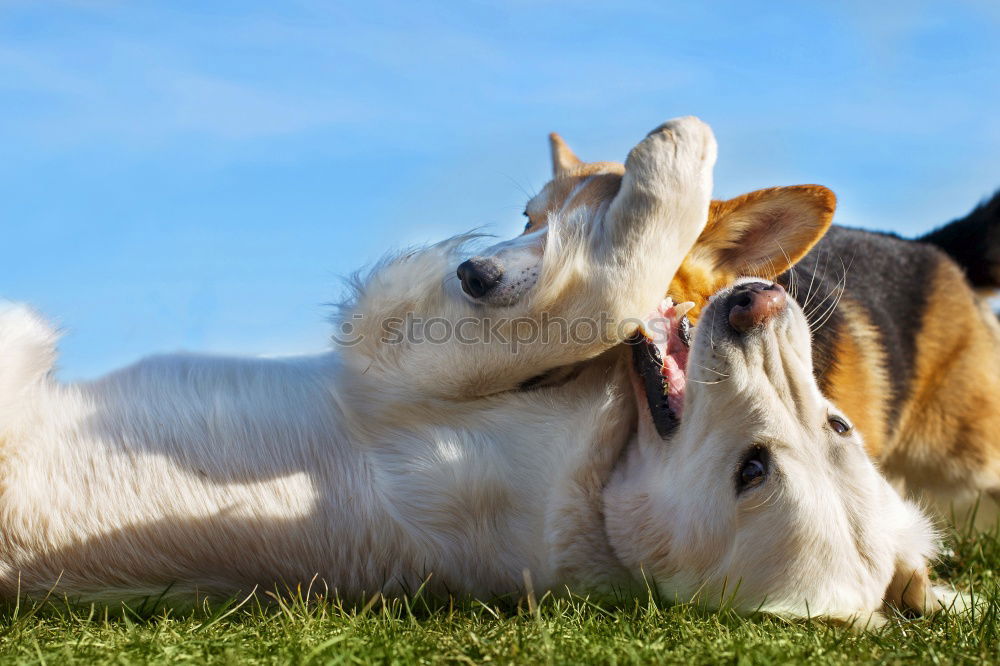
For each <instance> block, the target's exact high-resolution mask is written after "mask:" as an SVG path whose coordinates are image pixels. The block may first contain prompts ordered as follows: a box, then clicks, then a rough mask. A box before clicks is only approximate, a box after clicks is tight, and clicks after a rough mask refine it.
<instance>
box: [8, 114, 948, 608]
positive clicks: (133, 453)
mask: <svg viewBox="0 0 1000 666" xmlns="http://www.w3.org/2000/svg"><path fill="white" fill-rule="evenodd" d="M715 154H716V147H715V140H714V138H713V136H712V133H711V131H710V130H709V128H708V127H707V126H706V125H704V124H703V123H701V122H700V121H698V120H696V119H693V118H684V119H679V120H674V121H671V122H669V123H667V124H665V125H663V126H662V127H660V128H658V129H657V130H654V131H653V132H652V133H651V134H650V135H649V136H647V137H646V138H645V139H644V140H643V141H642V142H641V143H639V144H638V145H637V146H636V147H635V148H634V149H633V150H632V151H631V153H630V155H629V158H628V160H627V162H626V164H625V167H624V172H623V175H621V176H620V177H619V178H618V180H617V183H616V186H615V191H614V192H607V193H606V194H608V196H606V197H604V198H603V199H602V200H601V201H600V202H598V201H596V200H595V201H589V202H586V203H584V204H581V205H578V206H571V207H567V208H566V209H564V210H562V211H561V212H559V213H558V214H555V215H552V216H550V219H549V224H548V226H547V228H546V229H545V230H543V231H539V232H537V233H534V234H528V235H526V236H523V237H520V238H518V239H515V240H513V241H509V242H506V243H500V244H499V245H497V246H494V247H493V248H491V249H490V250H489V251H488V252H486V253H485V254H483V255H480V256H479V257H478V258H474V259H466V257H465V256H463V249H462V248H463V246H462V243H461V242H459V241H449V242H445V243H442V244H439V245H436V246H432V247H430V248H427V249H424V250H419V251H415V252H411V253H408V254H405V255H403V256H400V257H397V258H395V259H392V260H388V261H386V262H384V263H383V264H382V265H380V266H378V267H377V268H376V269H375V270H374V271H373V272H372V273H371V275H369V276H368V277H367V278H366V279H364V280H362V281H360V282H359V284H358V288H357V294H356V296H355V297H354V298H353V299H351V300H350V302H348V303H347V304H345V305H344V307H343V308H342V310H341V313H340V323H341V324H342V325H343V326H344V327H347V324H350V325H351V326H353V328H354V331H353V338H352V340H351V343H350V344H345V345H343V346H342V347H340V348H339V349H337V350H335V351H333V352H331V353H329V354H324V355H320V356H317V357H309V358H297V359H272V360H258V359H230V358H209V357H199V356H187V355H174V356H162V357H154V358H151V359H148V360H145V361H142V362H140V363H138V364H137V365H135V366H132V367H130V368H126V369H124V370H121V371H119V372H116V373H113V374H111V375H108V376H107V377H104V378H103V379H99V380H97V381H95V382H90V383H83V384H76V385H61V384H58V383H57V382H55V381H54V380H53V379H52V378H51V376H50V370H51V367H52V364H53V362H54V355H55V351H54V349H55V341H56V336H55V334H54V333H53V331H52V330H51V329H50V328H49V327H48V326H46V325H45V324H44V323H43V322H42V321H41V320H40V319H39V318H38V317H37V316H35V315H34V314H32V313H31V312H30V311H28V310H26V309H24V308H21V307H14V308H11V309H8V310H7V311H6V312H5V313H4V314H3V315H2V316H0V352H2V357H0V451H2V452H3V467H2V470H3V471H2V477H0V592H2V594H3V595H5V596H7V597H12V596H14V595H16V594H18V593H26V594H29V595H33V596H38V595H42V594H45V593H47V592H49V591H52V590H54V591H55V592H56V593H57V594H61V595H66V596H69V597H71V598H73V599H79V600H97V601H118V600H130V599H138V598H143V597H153V598H160V597H166V598H169V599H172V600H176V602H178V603H179V602H183V601H184V600H185V599H187V600H190V599H191V598H192V597H194V596H195V595H217V596H218V595H221V596H231V595H234V594H238V593H240V592H247V591H249V590H251V589H252V588H254V587H255V586H260V587H263V588H265V589H274V588H275V587H278V588H285V587H290V588H293V589H294V588H295V587H296V586H298V585H306V584H308V583H309V582H310V581H314V580H315V579H317V578H318V580H319V581H320V582H319V583H318V584H319V585H322V586H324V587H325V588H326V589H328V590H330V591H336V592H337V593H338V594H341V595H345V596H351V597H363V596H366V595H370V594H372V593H375V592H379V593H383V594H399V593H404V592H406V591H413V590H415V589H417V588H418V587H420V586H421V585H424V584H426V585H427V588H425V589H429V590H430V591H435V592H438V593H442V594H446V593H451V594H461V595H475V596H478V597H493V596H495V595H505V594H520V593H522V592H523V591H524V581H525V576H526V572H527V575H529V576H530V578H531V580H532V581H533V583H534V586H535V589H539V590H540V589H556V590H558V589H564V588H565V587H570V588H572V589H574V590H579V591H594V592H601V591H612V590H615V591H621V590H627V589H636V588H639V589H643V586H644V585H645V584H647V583H648V582H649V581H653V582H655V584H656V585H658V586H660V587H661V589H662V590H663V591H665V592H667V593H669V594H671V595H685V596H687V595H691V596H696V595H698V593H699V591H702V590H708V591H711V592H712V593H713V595H714V593H715V592H716V591H718V590H722V589H727V590H728V591H729V592H728V596H730V597H732V600H733V603H735V605H736V606H737V607H738V608H740V609H742V610H754V609H758V608H759V609H763V610H773V611H776V612H781V613H787V614H791V615H804V614H806V613H808V614H811V615H814V616H816V615H826V616H830V617H835V618H844V619H848V618H856V617H869V616H870V615H871V614H872V613H874V612H876V611H877V610H878V609H879V608H880V607H881V605H882V603H883V600H885V601H889V602H892V603H894V604H896V605H899V606H901V607H907V608H912V609H914V610H917V611H922V610H924V609H926V608H929V607H931V606H933V605H934V599H935V597H934V593H933V590H932V589H931V588H930V587H929V586H927V585H926V584H923V583H924V581H925V576H926V561H927V558H928V557H930V556H931V555H932V554H933V548H932V545H931V542H932V536H933V535H932V532H931V530H930V528H929V526H928V524H927V522H926V520H925V519H924V518H923V517H922V516H921V514H920V512H919V511H918V510H917V509H916V508H915V507H914V506H913V505H911V504H909V503H908V502H906V501H904V500H903V499H901V498H900V497H899V496H898V495H896V494H895V493H894V492H893V491H892V490H891V489H890V488H889V487H888V486H887V485H886V482H885V481H884V480H883V479H882V478H881V477H880V476H879V475H878V474H877V473H876V472H875V470H874V468H873V467H872V465H871V463H870V462H869V461H868V459H867V458H866V457H865V456H864V455H861V454H860V449H859V447H858V445H857V443H856V442H855V441H853V440H852V439H851V436H847V437H842V436H841V435H839V434H837V433H835V432H833V431H832V430H831V428H832V427H833V426H832V425H831V423H832V421H831V419H833V418H834V416H835V415H836V412H835V410H834V408H832V407H830V406H829V405H828V404H827V403H826V402H825V401H824V400H823V399H822V398H821V397H820V396H819V393H818V391H817V389H816V387H815V384H813V383H812V382H811V381H810V380H809V375H808V358H809V350H808V344H807V339H808V336H807V335H806V334H805V333H804V331H803V330H801V329H802V326H801V322H800V319H801V318H800V317H799V316H797V315H794V314H788V315H781V316H779V315H777V314H776V315H775V316H774V317H772V318H771V320H770V321H772V322H773V323H771V324H768V325H767V326H768V328H767V329H766V330H767V333H766V334H765V333H754V334H752V335H750V334H748V336H750V337H747V338H746V339H747V340H750V339H751V338H752V339H753V340H754V341H757V342H754V343H753V344H751V343H749V342H747V343H746V344H745V345H744V347H741V349H743V350H744V353H745V354H746V358H747V359H751V357H753V358H756V356H753V355H754V354H756V355H760V354H763V353H764V352H763V351H759V350H758V351H752V350H751V347H753V348H754V349H756V348H757V347H760V349H764V347H766V348H767V349H768V350H771V351H770V352H768V353H769V354H770V355H767V354H765V355H764V356H762V357H761V358H766V359H768V360H767V362H764V361H756V360H754V361H752V362H751V361H749V360H748V361H746V362H745V363H744V365H743V366H739V367H742V368H743V370H742V372H743V375H745V377H743V379H740V380H736V379H734V380H732V381H730V382H728V383H727V384H719V385H718V386H719V387H720V388H717V389H715V390H709V389H708V388H707V387H706V388H704V389H699V390H692V391H691V392H690V394H689V396H688V398H687V401H688V407H687V408H686V413H687V415H688V416H687V417H686V418H685V419H684V421H683V422H682V423H681V425H680V429H679V430H678V432H677V434H676V436H675V437H673V439H671V441H663V440H662V439H660V437H659V433H657V434H655V435H654V434H653V433H652V432H651V431H650V430H649V428H648V427H646V426H643V424H644V423H645V422H646V417H645V416H643V418H642V419H640V420H639V421H638V423H639V427H640V429H639V431H638V435H636V428H637V426H636V424H637V418H636V415H637V413H639V412H641V413H643V414H645V409H646V408H645V404H644V403H645V398H644V397H641V401H642V402H643V404H642V405H640V406H641V407H642V409H641V410H637V406H636V397H635V395H634V394H633V389H632V388H631V385H632V384H633V382H635V381H637V379H636V378H635V377H634V376H633V374H632V373H633V371H632V370H631V369H630V368H631V366H632V363H631V360H630V357H631V350H630V348H629V347H628V346H627V345H623V344H621V343H622V342H623V341H624V340H626V339H628V338H631V337H632V336H633V334H634V333H635V332H636V330H637V329H639V328H640V327H641V326H642V325H643V322H644V321H645V322H646V323H645V328H643V330H646V331H647V332H648V331H649V330H651V329H652V328H654V326H651V325H650V320H647V319H646V315H647V314H648V313H649V312H651V311H653V310H654V309H655V306H656V304H657V303H659V302H660V298H661V296H662V293H663V287H664V285H667V284H668V283H669V282H670V280H671V278H672V277H673V275H674V273H675V271H676V270H677V268H678V266H679V265H680V263H681V261H682V259H683V258H684V256H685V255H686V254H687V253H688V251H689V250H690V249H691V247H692V246H693V244H694V242H695V240H696V239H697V237H698V235H699V233H701V231H702V229H703V227H704V225H705V223H706V220H707V219H708V210H709V198H710V193H711V174H712V166H713V164H714V162H715ZM501 261H502V262H503V264H504V265H505V266H506V267H507V270H504V271H500V272H499V273H498V272H497V271H496V270H493V269H496V268H497V267H498V266H500V264H501ZM510 267H516V273H515V271H513V270H510ZM456 270H457V271H458V273H459V278H460V279H458V280H455V279H453V276H455V274H456ZM742 288H746V287H745V286H744V287H742ZM463 292H464V293H463ZM728 298H729V297H728V296H725V297H723V296H720V300H719V302H720V303H722V302H723V301H727V299H728ZM719 307H720V308H721V307H722V306H721V305H720V306H719ZM673 312H674V314H676V309H675V310H674V311H673ZM789 312H790V313H791V312H794V310H793V309H789ZM661 314H664V315H665V314H669V313H666V312H664V313H661ZM661 318H662V317H661ZM555 319H559V321H561V322H570V323H571V324H573V323H577V322H589V324H590V325H591V329H592V332H593V333H594V334H593V335H589V336H588V335H586V334H584V333H583V332H582V331H577V333H572V327H571V328H570V331H571V334H570V335H569V336H568V337H565V336H563V337H558V338H547V337H546V336H545V335H544V333H545V332H546V331H547V329H546V330H543V331H542V334H537V331H536V334H534V335H527V334H525V332H524V330H523V329H524V328H528V329H531V328H532V327H536V328H538V327H542V326H543V325H547V323H551V322H552V321H553V320H555ZM432 320H433V321H434V322H436V323H437V324H442V325H447V326H450V329H451V332H452V334H451V335H450V336H443V337H440V336H437V334H436V337H435V340H437V341H436V342H435V341H432V340H431V330H430V322H431V321H432ZM654 320H655V318H654ZM678 321H680V320H679V319H678ZM782 321H784V322H789V323H786V324H782V326H784V327H785V328H780V326H779V323H778V322H782ZM653 323H655V321H654V322H653ZM678 325H679V324H678ZM786 329H787V330H786ZM342 330H346V328H345V329H342ZM675 330H679V329H676V327H675V328H673V329H671V331H675ZM712 330H713V329H711V328H710V327H708V328H706V327H704V326H702V327H701V330H699V332H698V336H697V339H696V343H695V348H694V351H693V352H692V354H693V357H694V359H700V360H699V361H698V365H699V367H700V366H705V367H706V368H713V369H715V370H716V371H718V372H727V373H729V374H730V375H733V376H736V374H735V373H736V368H737V362H736V360H735V359H736V355H735V354H736V352H731V353H730V352H725V353H726V354H728V355H727V356H726V357H725V359H721V360H719V359H715V358H713V357H712V354H713V353H716V354H719V353H723V352H722V351H713V350H716V349H717V348H716V347H714V346H713V344H712V341H713V339H714V338H713V336H712V335H711V331H712ZM782 331H784V332H782ZM528 332H529V333H530V332H531V331H530V330H529V331H528ZM672 334H673V333H672ZM721 335H722V333H721V332H717V333H716V336H718V337H719V339H720V340H721ZM782 336H784V338H788V340H786V341H785V342H786V343H787V344H788V349H780V350H775V349H773V348H774V346H775V345H776V344H777V343H776V339H777V338H780V337H782ZM732 339H733V340H736V338H735V337H733V338H732ZM512 340H517V341H519V343H520V344H519V345H515V344H512V343H511V341H512ZM706 341H707V342H706ZM731 345H732V346H733V349H735V348H736V347H737V346H738V345H737V343H736V342H731ZM754 345H756V347H754ZM668 352H669V354H675V353H676V350H674V349H672V348H671V349H666V348H665V351H664V353H665V354H667V353H668ZM727 359H728V360H727ZM782 363H784V364H785V365H789V364H793V365H794V368H793V370H794V372H790V373H782V372H777V373H776V372H775V371H773V368H772V366H774V367H778V368H779V370H780V368H781V367H784V366H782V365H781V364H782ZM716 366H718V367H716ZM566 368H570V370H565V369H566ZM657 372H658V373H660V375H659V376H664V375H663V374H662V372H661V370H659V369H657ZM713 376H714V375H713ZM700 378H701V379H703V378H704V377H703V376H702V375H700V374H697V373H695V374H694V375H693V377H692V381H695V380H700ZM765 389H766V390H765ZM751 393H753V395H750V394H751ZM772 394H773V395H774V396H775V402H773V403H767V401H766V397H767V396H770V395H772ZM788 396H791V397H793V398H795V399H796V400H797V401H798V403H797V404H796V406H795V409H792V407H790V406H789V405H788V404H787V403H788ZM799 403H801V404H799ZM832 410H833V411H832ZM796 418H801V419H806V418H807V419H808V422H804V423H796V422H794V419H796ZM674 440H676V441H674ZM630 442H631V443H630ZM764 450H767V451H768V453H767V456H768V457H767V459H766V460H764V459H763V458H762V456H763V455H764V454H763V453H760V451H764ZM755 452H756V453H755ZM754 456H756V458H754ZM751 460H755V461H756V462H755V463H753V464H755V465H756V464H760V465H762V467H763V470H762V471H761V474H760V475H759V476H760V477H761V481H760V482H759V483H758V482H756V481H753V480H752V479H749V480H746V482H745V483H744V481H743V479H744V477H749V476H752V475H754V474H757V472H756V471H754V470H751V469H749V467H748V466H749V465H751ZM769 461H770V462H769ZM771 463H773V465H772V464H771ZM838 480H839V481H840V482H839V483H838V482H836V481H838ZM741 484H742V485H741ZM751 485H754V486H755V488H753V489H751V488H750V487H749V486H751ZM817 489H819V491H820V492H819V493H818V494H817ZM899 581H904V583H903V584H902V585H900V583H899ZM913 581H916V583H914V582H913ZM727 585H728V588H727ZM732 592H736V594H732ZM704 600H705V601H706V602H707V603H718V602H719V598H716V597H714V596H711V597H710V596H705V599H704Z"/></svg>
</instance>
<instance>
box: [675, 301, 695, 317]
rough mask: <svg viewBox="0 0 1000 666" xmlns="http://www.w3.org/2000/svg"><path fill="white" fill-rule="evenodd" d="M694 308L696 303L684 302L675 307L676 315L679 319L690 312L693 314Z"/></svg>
mask: <svg viewBox="0 0 1000 666" xmlns="http://www.w3.org/2000/svg"><path fill="white" fill-rule="evenodd" d="M692 308H694V301H684V302H683V303H678V304H677V305H675V306H674V314H676V315H677V316H678V317H683V316H684V315H686V314H687V313H688V312H691V309H692Z"/></svg>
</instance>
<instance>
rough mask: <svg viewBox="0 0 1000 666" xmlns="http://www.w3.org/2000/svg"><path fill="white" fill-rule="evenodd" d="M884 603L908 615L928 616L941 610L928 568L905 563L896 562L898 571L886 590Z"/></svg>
mask: <svg viewBox="0 0 1000 666" xmlns="http://www.w3.org/2000/svg"><path fill="white" fill-rule="evenodd" d="M883 603H884V604H885V606H886V607H887V608H890V609H896V610H897V611H900V612H902V613H905V614H907V615H928V614H930V613H933V612H934V611H937V610H940V609H941V604H940V603H939V601H938V598H937V594H936V593H935V591H934V586H933V585H931V579H930V577H929V576H928V572H927V567H926V566H925V565H920V566H917V567H914V566H913V565H912V564H908V563H906V562H903V561H897V562H896V571H895V572H894V573H893V575H892V580H891V581H890V582H889V587H887V588H886V590H885V595H884V597H883Z"/></svg>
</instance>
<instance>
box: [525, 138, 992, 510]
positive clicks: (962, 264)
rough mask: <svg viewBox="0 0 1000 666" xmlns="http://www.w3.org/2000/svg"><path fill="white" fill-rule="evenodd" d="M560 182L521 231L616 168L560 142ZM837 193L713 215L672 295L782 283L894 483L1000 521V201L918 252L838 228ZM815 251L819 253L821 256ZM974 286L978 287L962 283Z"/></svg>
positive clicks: (770, 193)
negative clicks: (759, 281)
mask: <svg viewBox="0 0 1000 666" xmlns="http://www.w3.org/2000/svg"><path fill="white" fill-rule="evenodd" d="M551 148H552V159H553V175H554V178H553V180H552V181H551V182H550V183H549V184H547V185H546V187H545V188H544V189H543V190H542V192H541V193H540V194H539V195H538V196H536V197H534V198H533V199H532V200H531V201H530V202H529V203H528V207H527V210H526V214H527V215H528V217H529V221H528V224H527V228H526V231H527V232H529V233H530V232H532V231H535V230H539V229H542V228H544V226H545V224H546V223H547V220H548V217H549V215H550V214H552V213H553V212H554V211H558V210H560V209H561V208H563V207H566V206H569V207H573V206H575V205H578V204H579V201H586V202H588V205H600V202H601V201H603V200H604V199H605V198H606V197H607V196H608V193H613V192H615V191H616V189H617V186H618V182H619V179H620V174H621V170H622V166H621V164H618V163H615V162H591V163H584V162H582V161H580V160H579V158H577V157H576V155H575V154H573V152H572V151H571V150H570V148H569V147H568V146H567V145H566V144H565V142H563V140H562V139H561V138H560V137H559V136H558V135H555V134H554V135H552V137H551ZM834 207H835V199H834V196H833V193H832V192H830V190H828V189H826V188H825V187H821V186H819V185H798V186H792V187H772V188H768V189H764V190H758V191H755V192H750V193H748V194H744V195H742V196H739V197H735V198H733V199H730V200H728V201H713V202H712V204H711V207H710V211H709V221H708V224H707V225H706V228H705V230H704V232H703V233H702V235H701V237H700V238H699V239H698V242H697V243H696V244H695V246H694V249H693V250H692V252H691V253H690V254H689V255H688V257H687V258H685V260H684V262H683V264H681V267H680V269H679V270H678V272H677V274H676V276H675V277H674V279H673V281H672V282H671V284H670V288H669V289H668V293H669V294H670V296H671V297H673V298H674V299H675V300H677V301H691V302H693V303H694V304H695V305H694V307H693V308H692V309H691V311H690V312H689V313H688V317H689V318H690V320H691V321H692V322H696V321H697V320H698V317H699V315H700V313H701V309H702V307H704V306H705V305H706V304H707V303H708V301H709V299H710V297H711V296H712V294H714V293H716V292H717V291H718V290H719V289H722V288H724V287H726V286H727V285H729V284H731V283H732V282H733V281H735V280H737V279H739V278H740V277H742V276H745V275H753V276H758V277H760V278H763V279H765V280H777V281H778V282H779V283H781V284H782V285H783V286H784V287H785V288H786V289H789V291H790V293H791V294H792V295H793V296H795V297H796V298H797V299H798V300H799V304H800V305H801V306H802V308H803V309H804V310H805V312H806V315H807V318H808V319H809V321H810V326H811V327H812V328H813V329H814V339H813V345H814V356H815V357H816V375H817V379H818V381H819V385H820V389H821V390H822V392H823V394H824V395H826V396H828V397H829V398H830V399H831V400H833V401H834V402H835V403H837V404H838V405H839V406H840V407H841V409H843V411H844V413H845V415H846V416H847V417H848V419H849V420H850V422H852V423H853V424H854V425H855V426H857V428H858V430H859V431H860V432H861V434H862V435H863V437H864V442H865V447H866V449H867V450H868V452H869V454H870V455H871V456H872V457H873V458H874V459H875V460H877V461H878V462H879V465H880V468H881V469H882V471H883V473H884V474H885V475H886V476H887V477H889V479H890V480H891V481H892V482H893V484H894V485H896V487H897V488H898V489H899V490H900V491H901V492H904V493H906V494H908V495H912V496H914V497H918V498H920V499H921V500H922V501H925V502H927V503H928V504H930V505H932V506H933V507H934V508H935V509H936V510H937V512H938V513H939V514H940V515H941V516H944V517H947V518H952V517H954V518H958V519H959V520H965V519H966V518H967V517H968V516H969V514H970V513H971V512H973V511H975V512H976V519H977V522H978V523H979V524H980V525H981V526H984V527H990V526H993V525H995V523H996V520H997V518H998V516H1000V513H998V511H997V509H998V507H1000V505H998V501H1000V438H998V437H997V436H996V433H997V432H1000V325H998V323H997V317H996V315H995V314H994V313H993V312H991V311H990V309H989V307H988V305H987V304H986V303H985V302H984V301H982V300H981V299H980V298H979V297H978V296H977V293H976V290H979V291H983V292H985V291H987V290H994V289H996V288H998V287H1000V259H998V257H1000V245H998V241H997V239H1000V193H998V194H997V195H995V196H994V197H993V199H992V200H991V201H990V202H988V203H986V204H984V205H982V206H980V207H978V208H977V209H975V210H974V211H973V212H972V213H970V214H969V215H968V216H966V217H964V218H962V219H959V220H956V221H954V222H952V223H950V224H948V225H946V226H944V227H942V228H940V229H938V230H936V231H934V232H932V233H930V234H927V235H925V236H923V237H921V238H919V239H916V240H915V241H914V240H904V239H901V238H898V237H896V236H893V235H891V234H883V233H876V232H871V231H861V230H858V229H846V228H843V227H838V226H834V227H832V228H831V229H830V231H829V233H826V234H825V235H824V232H825V231H826V230H827V228H828V227H830V223H831V221H832V218H833V211H834ZM814 246H815V247H814ZM966 276H967V277H968V279H967V278H966Z"/></svg>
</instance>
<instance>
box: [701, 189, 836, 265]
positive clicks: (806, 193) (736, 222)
mask: <svg viewBox="0 0 1000 666" xmlns="http://www.w3.org/2000/svg"><path fill="white" fill-rule="evenodd" d="M836 205H837V198H836V197H835V196H834V195H833V192H831V191H830V190H828V189H827V188H825V187H822V186H820V185H794V186H791V187H772V188H768V189H766V190H757V191H755V192H750V193H749V194H744V195H742V196H739V197H736V198H735V199H729V200H728V201H713V202H712V207H711V210H710V212H709V218H708V225H707V226H706V227H705V231H703V232H702V234H701V237H700V238H699V239H698V243H697V244H696V246H695V249H696V251H699V252H704V253H706V254H707V255H708V257H709V258H710V260H711V261H713V262H714V264H715V269H716V270H717V271H719V272H725V273H729V274H732V275H751V274H752V275H755V276H759V277H764V278H768V279H774V278H776V277H777V276H778V275H780V274H781V273H784V272H785V271H786V270H788V269H789V268H790V267H792V266H793V265H794V264H795V262H797V261H798V260H799V259H801V258H802V257H804V256H805V255H806V253H807V252H809V250H810V249H811V248H812V246H813V245H815V243H816V241H818V240H819V239H820V238H822V237H823V234H825V233H826V230H827V228H828V227H829V226H830V222H832V221H833V211H834V208H835V207H836Z"/></svg>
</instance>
